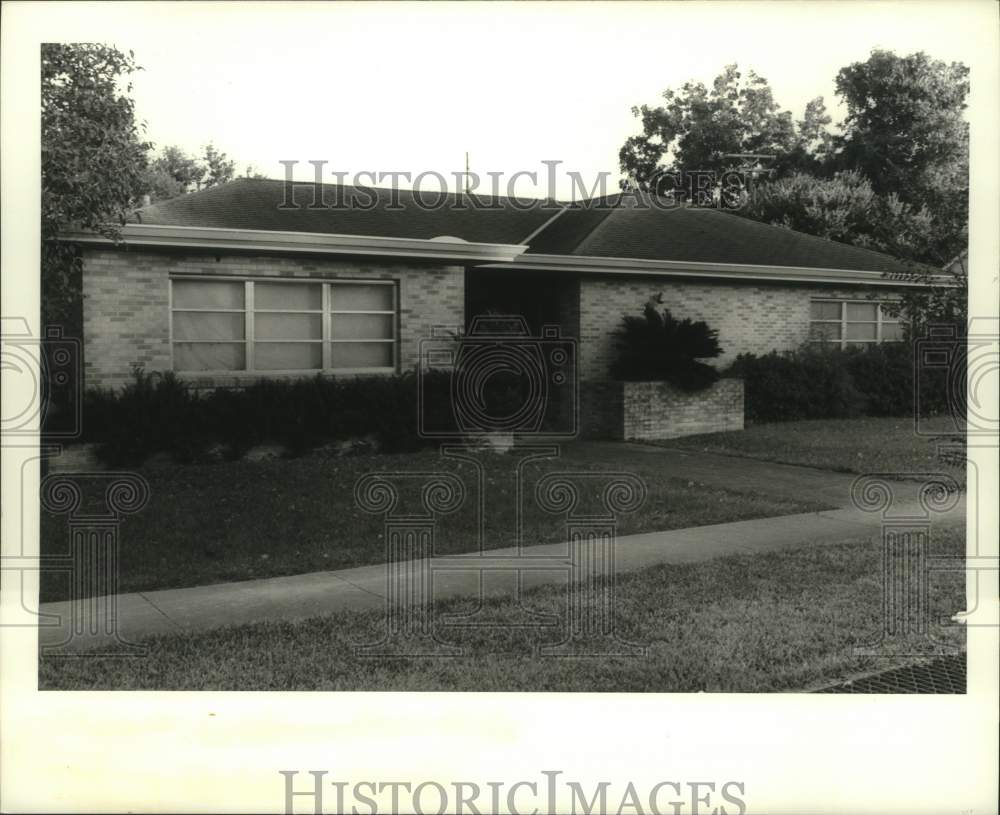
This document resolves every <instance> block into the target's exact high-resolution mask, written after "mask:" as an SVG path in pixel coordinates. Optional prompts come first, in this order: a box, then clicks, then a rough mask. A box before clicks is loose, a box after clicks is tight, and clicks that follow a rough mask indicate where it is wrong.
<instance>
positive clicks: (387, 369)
mask: <svg viewBox="0 0 1000 815" xmlns="http://www.w3.org/2000/svg"><path fill="white" fill-rule="evenodd" d="M168 279H169V286H168V289H169V296H168V305H169V323H170V326H169V337H170V369H171V370H172V371H174V372H175V373H176V374H178V375H180V376H186V377H193V376H232V377H247V378H250V377H254V378H262V377H268V376H289V375H294V376H308V375H315V374H337V375H353V374H394V373H397V372H398V370H399V285H398V281H397V280H394V279H389V280H384V279H379V280H373V279H370V278H346V277H338V278H336V279H332V278H287V277H281V278H276V277H267V276H254V277H243V276H240V277H236V276H233V277H229V276H223V275H171V276H170V277H169V278H168ZM179 281H205V282H213V283H242V284H243V308H242V309H220V308H204V309H196V308H175V306H174V283H176V282H179ZM256 283H280V284H284V285H289V286H294V285H313V286H316V285H319V286H320V287H321V293H322V298H321V310H320V311H317V310H316V309H274V308H267V309H261V310H260V311H261V313H266V314H319V315H320V316H321V320H320V322H321V336H320V339H319V340H301V339H300V340H295V339H290V340H278V339H266V340H261V342H273V343H286V342H288V343H317V342H318V343H319V344H320V346H321V348H322V357H321V366H322V367H319V368H281V369H277V368H266V369H257V368H256V366H255V364H254V363H255V354H254V345H255V344H256V342H257V339H256V331H255V314H256V311H257V309H256V308H255V303H254V293H255V292H254V284H256ZM339 285H344V286H350V285H354V286H358V285H362V286H387V287H389V290H390V292H391V295H392V301H391V310H377V311H376V310H340V311H333V310H332V309H331V304H332V302H333V300H332V298H331V296H332V292H333V288H334V287H336V286H339ZM176 312H188V313H198V312H201V313H205V312H211V313H233V314H242V315H243V340H242V341H241V340H228V341H227V340H177V339H175V338H174V314H175V313H176ZM336 314H377V315H382V316H389V317H391V320H390V326H391V329H392V337H391V338H386V339H370V340H368V339H361V340H357V339H355V340H343V339H341V340H335V339H333V323H334V318H335V315H336ZM220 342H221V343H224V342H229V343H230V344H232V345H239V344H241V343H242V344H243V346H244V364H245V367H244V368H242V369H239V370H228V369H212V370H179V369H178V368H177V367H176V359H175V357H176V355H175V345H176V344H177V343H192V344H196V343H210V344H211V343H220ZM335 342H354V343H366V344H376V343H381V344H386V343H388V344H389V345H390V347H391V349H392V362H391V364H390V365H388V366H371V367H352V368H334V367H332V364H331V363H332V357H333V348H332V346H333V343H335Z"/></svg>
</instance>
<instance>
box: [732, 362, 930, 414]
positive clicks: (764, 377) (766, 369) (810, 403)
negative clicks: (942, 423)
mask: <svg viewBox="0 0 1000 815" xmlns="http://www.w3.org/2000/svg"><path fill="white" fill-rule="evenodd" d="M913 353H914V350H913V346H912V345H910V344H909V343H885V344H883V345H867V346H863V347H855V348H848V349H843V350H842V349H840V348H832V347H829V346H822V345H808V346H804V347H802V348H800V349H799V350H796V351H789V352H786V353H783V354H779V353H778V352H776V351H772V352H771V353H769V354H764V355H762V356H757V355H754V354H741V355H740V356H739V357H737V358H736V361H735V362H734V363H733V364H732V365H731V366H730V368H729V369H728V370H727V372H726V373H727V375H730V376H738V377H741V378H742V379H743V380H744V387H745V394H746V403H745V404H746V408H745V410H746V418H747V419H748V420H749V421H755V422H781V421H793V420H796V419H843V418H851V417H854V416H859V415H865V416H912V415H913V410H914V388H915V387H916V385H917V381H916V379H915V375H914V358H913ZM919 385H920V399H919V407H920V410H921V413H922V414H923V415H932V414H936V413H942V412H944V411H946V410H948V400H947V391H946V387H947V383H946V377H945V376H944V375H943V374H942V372H940V371H935V370H921V374H920V377H919Z"/></svg>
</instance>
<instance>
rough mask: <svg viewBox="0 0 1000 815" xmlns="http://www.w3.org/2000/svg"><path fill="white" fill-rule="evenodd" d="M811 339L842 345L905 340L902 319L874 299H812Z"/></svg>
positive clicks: (844, 346)
mask: <svg viewBox="0 0 1000 815" xmlns="http://www.w3.org/2000/svg"><path fill="white" fill-rule="evenodd" d="M809 338H810V340H811V341H812V342H819V343H835V344H837V345H839V346H840V347H841V348H846V347H848V346H851V345H865V344H868V343H879V342H897V341H899V340H902V339H903V327H902V324H901V323H900V321H899V319H898V318H896V317H892V316H890V315H889V314H887V313H886V311H885V309H884V308H883V307H882V306H881V304H879V303H875V302H873V301H871V300H818V299H817V300H813V301H812V302H811V303H810V314H809Z"/></svg>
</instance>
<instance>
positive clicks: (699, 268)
mask: <svg viewBox="0 0 1000 815" xmlns="http://www.w3.org/2000/svg"><path fill="white" fill-rule="evenodd" d="M477 268H482V269H496V268H506V269H520V270H534V271H545V272H567V273H577V274H603V275H657V276H665V277H686V278H691V277H693V278H706V279H731V280H755V281H771V282H792V283H843V284H853V285H858V284H861V285H866V286H892V287H897V288H898V287H905V288H922V287H926V286H927V285H928V284H926V283H917V282H914V281H912V280H904V279H893V278H892V277H891V276H889V277H887V276H885V275H884V274H883V273H882V272H876V271H866V270H860V269H819V268H811V267H808V266H759V265H754V264H749V263H708V262H705V261H686V260H641V259H637V258H613V257H612V258H605V257H584V256H576V255H542V254H537V255H536V254H523V255H521V256H520V257H518V258H517V259H516V260H514V261H512V262H511V263H510V264H508V265H504V266H503V267H501V266H500V265H498V264H491V263H487V264H483V265H481V266H478V267H477ZM890 274H891V273H890ZM931 281H932V283H933V284H936V285H954V280H953V279H952V278H951V276H950V275H936V276H932V278H931Z"/></svg>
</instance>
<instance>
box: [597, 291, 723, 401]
mask: <svg viewBox="0 0 1000 815" xmlns="http://www.w3.org/2000/svg"><path fill="white" fill-rule="evenodd" d="M662 302H663V297H662V295H657V296H656V297H654V298H652V299H651V300H650V301H649V302H648V303H646V306H645V308H644V309H643V314H642V317H630V316H625V317H624V318H623V319H622V326H621V328H619V329H618V331H616V332H615V345H616V347H617V350H618V358H617V360H616V361H615V362H614V364H613V365H612V366H611V375H612V376H614V377H615V378H616V379H624V380H629V381H640V382H645V381H666V382H670V383H671V384H673V385H676V386H677V387H678V388H681V389H682V390H686V391H699V390H703V389H705V388H707V387H709V386H711V385H712V383H713V382H715V381H716V380H717V379H718V378H719V373H718V371H716V370H715V368H713V367H712V366H711V365H706V364H705V363H704V362H700V361H699V360H700V359H711V358H714V357H717V356H719V354H721V353H722V348H720V347H719V340H718V332H717V331H713V330H712V329H710V328H709V327H708V325H707V324H706V323H705V322H702V321H699V322H692V321H691V320H690V319H684V320H677V319H676V318H674V316H673V315H672V314H671V313H670V310H669V309H664V310H663V313H662V314H661V313H660V312H659V311H658V310H657V308H656V305H658V304H660V303H662Z"/></svg>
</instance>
